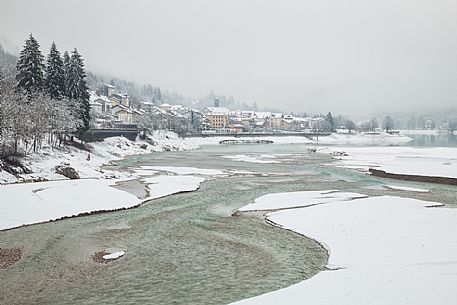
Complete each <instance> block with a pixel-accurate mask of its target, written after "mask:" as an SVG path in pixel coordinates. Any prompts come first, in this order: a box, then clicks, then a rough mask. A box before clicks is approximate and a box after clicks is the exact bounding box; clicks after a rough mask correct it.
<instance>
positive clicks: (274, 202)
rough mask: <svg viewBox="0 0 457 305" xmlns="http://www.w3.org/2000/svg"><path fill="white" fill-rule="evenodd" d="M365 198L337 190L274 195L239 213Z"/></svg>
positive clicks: (256, 201)
mask: <svg viewBox="0 0 457 305" xmlns="http://www.w3.org/2000/svg"><path fill="white" fill-rule="evenodd" d="M364 197H366V195H363V194H358V193H351V192H340V191H337V190H327V191H301V192H287V193H274V194H267V195H264V196H261V197H259V198H256V199H255V200H254V202H253V203H251V204H248V205H246V206H244V207H242V208H240V209H239V211H241V212H247V211H260V210H277V209H290V208H297V207H305V206H310V205H316V204H322V203H328V202H334V201H345V200H351V199H357V198H364Z"/></svg>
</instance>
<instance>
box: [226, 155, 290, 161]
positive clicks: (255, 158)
mask: <svg viewBox="0 0 457 305" xmlns="http://www.w3.org/2000/svg"><path fill="white" fill-rule="evenodd" d="M222 157H223V158H226V159H232V160H233V161H240V162H249V163H281V162H280V161H277V160H274V159H275V158H276V156H271V155H233V156H222Z"/></svg>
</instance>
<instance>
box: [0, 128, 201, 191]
mask: <svg viewBox="0 0 457 305" xmlns="http://www.w3.org/2000/svg"><path fill="white" fill-rule="evenodd" d="M90 146H92V150H91V152H87V151H85V150H81V149H78V148H75V147H72V146H66V147H63V148H61V149H56V148H51V147H44V148H43V149H42V151H41V152H40V153H39V154H32V155H29V156H27V157H25V159H24V160H23V163H24V164H25V165H26V166H27V167H28V168H29V169H30V170H31V171H32V172H33V173H32V174H19V175H17V177H15V176H13V175H11V174H9V173H7V172H6V171H0V184H2V183H15V182H24V181H34V180H40V179H42V180H43V179H44V180H62V179H66V178H65V177H64V176H62V175H59V174H56V171H55V167H56V166H57V165H60V164H61V163H66V164H68V165H69V166H71V167H73V168H74V169H75V170H76V172H78V174H79V176H80V177H81V178H120V175H122V174H121V173H119V172H115V171H109V170H103V169H101V167H102V166H103V165H106V164H108V163H109V162H111V161H116V160H121V159H123V158H125V157H128V156H131V155H139V154H148V153H153V152H160V151H170V150H189V149H196V148H198V147H199V144H198V143H194V142H192V141H187V140H186V139H183V138H180V137H179V136H178V135H177V134H175V133H173V132H169V131H155V132H154V133H153V134H152V136H151V137H150V140H149V142H147V141H141V140H138V141H130V140H128V139H126V138H123V137H113V138H108V139H105V140H104V141H103V142H94V143H90ZM127 177H128V176H127ZM124 178H125V176H124Z"/></svg>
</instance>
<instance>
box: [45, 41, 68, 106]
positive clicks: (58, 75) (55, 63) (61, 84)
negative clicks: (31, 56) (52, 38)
mask: <svg viewBox="0 0 457 305" xmlns="http://www.w3.org/2000/svg"><path fill="white" fill-rule="evenodd" d="M67 55H68V54H67ZM45 89H46V92H47V93H48V94H49V96H50V97H51V98H52V99H55V100H59V99H61V98H62V97H63V96H64V94H65V71H64V63H63V60H62V58H61V57H60V52H59V50H57V47H56V44H55V43H54V42H53V43H52V45H51V50H50V52H49V55H48V61H47V66H46V79H45Z"/></svg>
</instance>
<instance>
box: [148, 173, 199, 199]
mask: <svg viewBox="0 0 457 305" xmlns="http://www.w3.org/2000/svg"><path fill="white" fill-rule="evenodd" d="M142 181H143V182H144V183H145V184H148V189H149V198H148V199H155V198H161V197H165V196H168V195H172V194H177V193H181V192H191V191H195V190H197V189H198V188H199V187H200V183H202V182H203V181H205V178H203V177H195V176H157V177H151V178H144V179H142Z"/></svg>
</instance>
